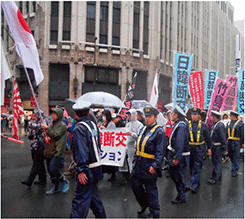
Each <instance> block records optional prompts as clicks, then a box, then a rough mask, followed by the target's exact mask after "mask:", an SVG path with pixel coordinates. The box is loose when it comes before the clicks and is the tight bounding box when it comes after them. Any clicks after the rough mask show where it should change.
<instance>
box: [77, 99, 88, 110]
mask: <svg viewBox="0 0 245 219" xmlns="http://www.w3.org/2000/svg"><path fill="white" fill-rule="evenodd" d="M90 106H91V103H90V102H88V101H78V102H77V103H75V104H74V105H72V109H74V110H85V109H89V107H90Z"/></svg>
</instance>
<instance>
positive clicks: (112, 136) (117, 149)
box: [100, 128, 128, 167]
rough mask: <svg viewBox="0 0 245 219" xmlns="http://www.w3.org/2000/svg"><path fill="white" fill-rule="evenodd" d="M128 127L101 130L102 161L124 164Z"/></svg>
mask: <svg viewBox="0 0 245 219" xmlns="http://www.w3.org/2000/svg"><path fill="white" fill-rule="evenodd" d="M127 131H128V128H114V129H107V128H105V129H101V130H100V144H101V163H102V165H109V166H118V167H119V166H123V163H124V158H125V155H126V145H127V134H126V133H127Z"/></svg>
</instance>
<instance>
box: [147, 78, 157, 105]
mask: <svg viewBox="0 0 245 219" xmlns="http://www.w3.org/2000/svg"><path fill="white" fill-rule="evenodd" d="M158 97H159V93H158V74H157V73H156V75H155V78H154V82H153V86H152V90H151V98H150V102H149V103H150V104H151V105H152V106H154V107H156V106H157V100H158Z"/></svg>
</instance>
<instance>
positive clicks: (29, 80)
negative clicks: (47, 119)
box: [24, 66, 44, 123]
mask: <svg viewBox="0 0 245 219" xmlns="http://www.w3.org/2000/svg"><path fill="white" fill-rule="evenodd" d="M24 69H25V73H26V77H27V80H28V83H29V86H30V88H31V93H32V95H33V97H34V100H35V102H36V104H37V109H38V112H39V115H40V119H41V121H42V123H44V121H43V117H42V114H41V111H40V107H39V104H38V102H37V98H36V96H35V92H34V89H33V86H32V84H31V79H30V77H29V74H28V72H27V69H26V67H25V66H24Z"/></svg>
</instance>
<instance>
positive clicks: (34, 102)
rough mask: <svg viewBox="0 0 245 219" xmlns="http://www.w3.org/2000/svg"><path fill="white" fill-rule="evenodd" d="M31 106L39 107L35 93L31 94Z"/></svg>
mask: <svg viewBox="0 0 245 219" xmlns="http://www.w3.org/2000/svg"><path fill="white" fill-rule="evenodd" d="M30 102H31V107H37V104H36V101H35V99H34V97H33V95H31V96H30Z"/></svg>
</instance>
